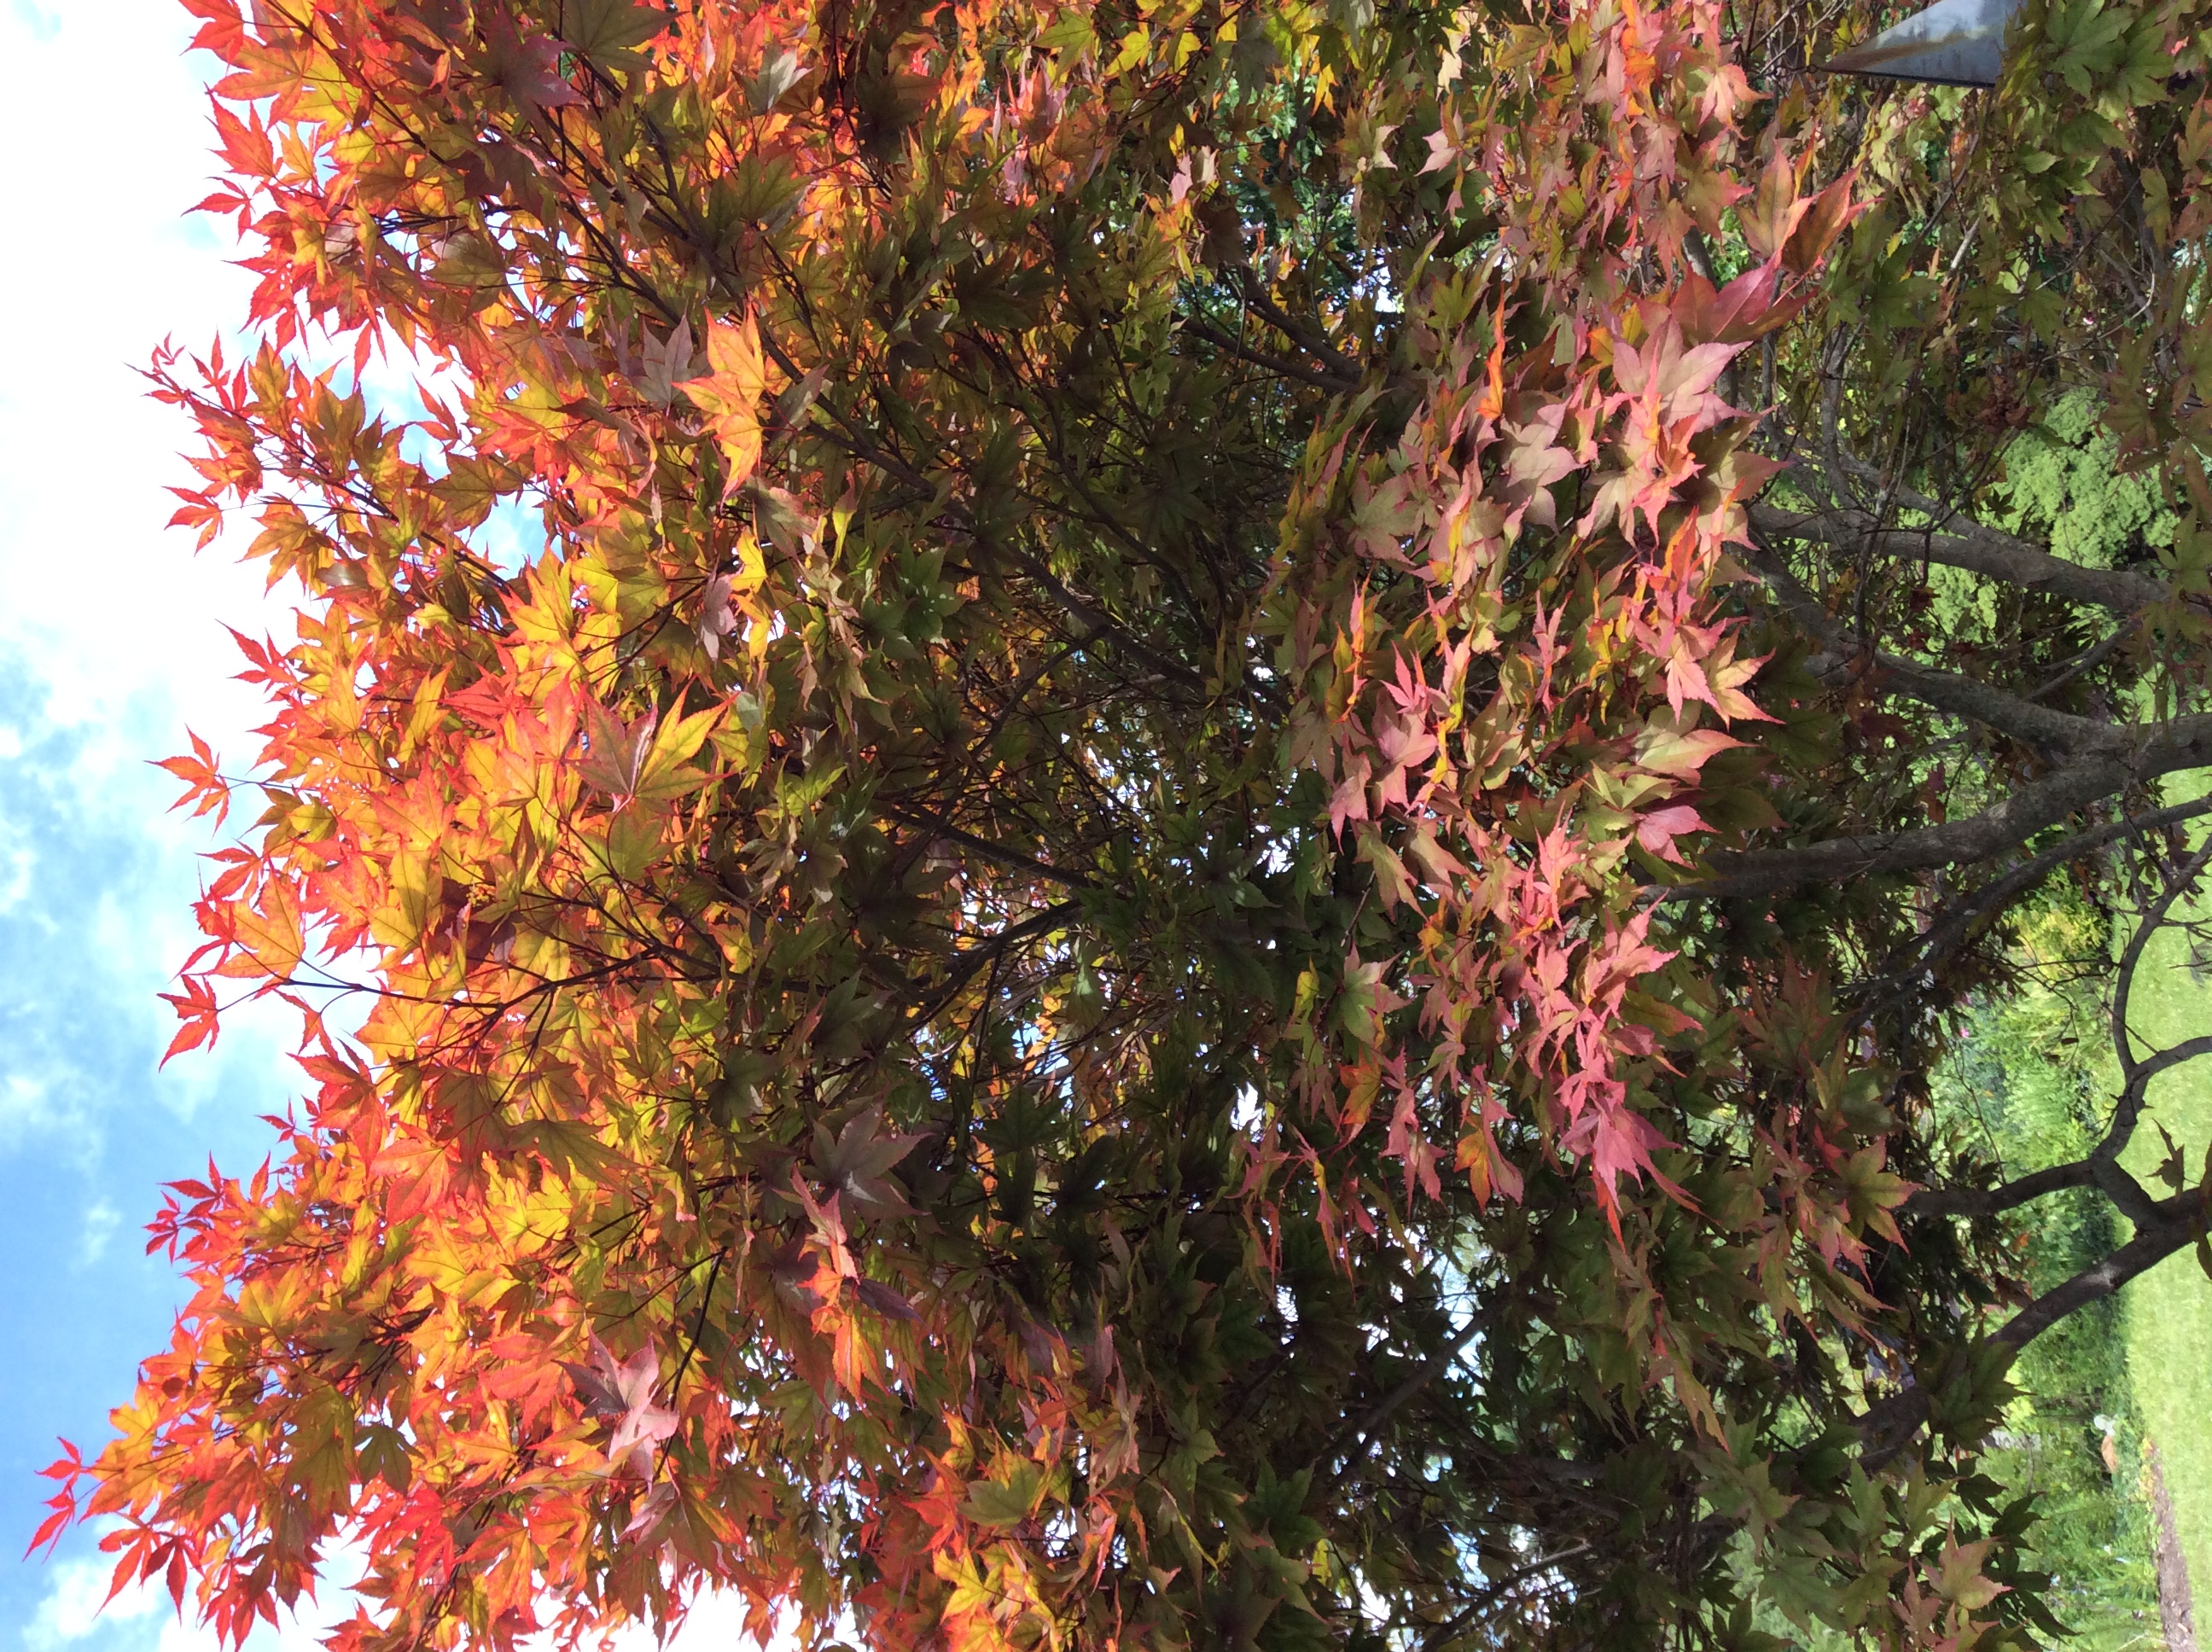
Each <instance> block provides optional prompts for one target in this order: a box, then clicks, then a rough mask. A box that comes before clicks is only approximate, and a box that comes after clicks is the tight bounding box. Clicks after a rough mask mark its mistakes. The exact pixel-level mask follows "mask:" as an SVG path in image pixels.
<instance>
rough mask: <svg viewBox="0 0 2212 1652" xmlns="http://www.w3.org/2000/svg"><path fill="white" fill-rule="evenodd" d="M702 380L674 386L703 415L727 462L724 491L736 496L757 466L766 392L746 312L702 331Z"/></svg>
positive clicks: (753, 325)
mask: <svg viewBox="0 0 2212 1652" xmlns="http://www.w3.org/2000/svg"><path fill="white" fill-rule="evenodd" d="M707 361H708V367H709V369H710V371H708V373H707V374H705V375H704V376H703V377H701V378H696V379H686V380H684V381H683V382H682V383H681V384H680V385H679V386H678V389H680V390H682V391H683V392H684V394H685V395H686V396H688V397H690V398H691V402H692V404H693V405H694V406H696V408H697V409H698V410H700V412H702V413H703V414H704V415H706V418H707V428H708V430H709V431H711V432H712V433H713V434H714V439H715V440H716V441H717V443H719V444H720V447H721V450H722V455H723V458H724V459H726V461H727V464H728V472H729V473H728V477H727V479H726V483H725V490H726V492H735V491H736V490H737V489H738V488H739V487H741V486H742V485H743V484H744V482H745V480H746V478H747V477H750V476H751V475H752V473H753V471H754V470H755V469H756V468H757V466H758V465H759V464H760V456H761V422H760V404H761V400H762V398H763V396H765V395H766V394H767V392H768V369H767V365H766V363H765V361H763V356H762V354H761V341H760V325H759V323H758V322H757V321H756V320H755V319H754V318H753V317H752V316H751V315H750V313H748V314H747V315H746V316H745V317H744V319H742V320H740V321H738V322H737V323H735V324H734V325H732V324H731V323H728V322H724V321H716V322H714V324H713V325H711V326H709V327H708V330H707Z"/></svg>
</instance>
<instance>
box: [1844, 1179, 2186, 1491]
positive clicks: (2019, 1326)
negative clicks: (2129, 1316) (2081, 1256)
mask: <svg viewBox="0 0 2212 1652" xmlns="http://www.w3.org/2000/svg"><path fill="white" fill-rule="evenodd" d="M2153 1208H2154V1212H2155V1215H2156V1218H2157V1219H2156V1220H2155V1221H2154V1223H2152V1224H2148V1225H2146V1226H2144V1227H2143V1228H2142V1229H2141V1230H2139V1231H2138V1232H2137V1233H2136V1236H2135V1237H2134V1238H2132V1239H2130V1241H2128V1242H2127V1243H2126V1244H2124V1245H2122V1246H2121V1247H2120V1248H2118V1250H2115V1251H2113V1252H2112V1254H2110V1255H2108V1256H2106V1257H2105V1258H2103V1259H2102V1260H2100V1261H2097V1262H2095V1263H2093V1264H2092V1265H2091V1266H2088V1267H2085V1268H2083V1269H2082V1270H2081V1272H2079V1273H2076V1274H2075V1276H2074V1277H2073V1278H2070V1279H2069V1280H2067V1281H2066V1282H2065V1283H2064V1284H2063V1285H2057V1286H2054V1287H2053V1288H2052V1289H2051V1290H2049V1291H2045V1292H2044V1294H2043V1295H2041V1296H2040V1297H2037V1298H2036V1299H2035V1300H2034V1301H2033V1302H2032V1303H2029V1304H2028V1305H2027V1307H2025V1308H2023V1309H2021V1310H2020V1312H2019V1313H2017V1314H2015V1315H2013V1317H2012V1318H2011V1319H2009V1320H2008V1321H2006V1322H2005V1324H2004V1325H2003V1327H2002V1328H2000V1329H1999V1330H1997V1331H1996V1332H1995V1333H1993V1334H1991V1335H1990V1337H1989V1338H1988V1339H1986V1340H1985V1342H1984V1346H1993V1347H2002V1348H2006V1349H2008V1350H2010V1351H2012V1352H2014V1353H2018V1352H2019V1351H2021V1349H2023V1348H2025V1347H2027V1345H2028V1344H2029V1343H2031V1342H2033V1341H2034V1340H2035V1339H2036V1338H2038V1337H2039V1336H2041V1335H2042V1334H2043V1333H2045V1331H2048V1330H2049V1329H2050V1328H2051V1327H2052V1326H2054V1325H2056V1324H2057V1323H2058V1322H2059V1321H2062V1320H2063V1319H2065V1318H2066V1317H2067V1316H2068V1315H2072V1314H2076V1313H2079V1312H2080V1311H2081V1309H2084V1308H2087V1306H2088V1305H2089V1304H2090V1303H2093V1302H2101V1301H2102V1300H2103V1299H2104V1298H2106V1297H2109V1296H2111V1295H2112V1294H2113V1293H2114V1292H2115V1291H2118V1290H2119V1288H2120V1287H2121V1286H2122V1285H2125V1284H2127V1282H2128V1281H2129V1280H2130V1279H2133V1278H2137V1277H2138V1276H2140V1275H2142V1274H2143V1273H2146V1272H2149V1270H2151V1269H2152V1268H2154V1267H2156V1266H2158V1265H2159V1264H2160V1262H2162V1261H2164V1260H2166V1258H2167V1257H2169V1256H2171V1255H2172V1254H2174V1253H2175V1252H2176V1251H2178V1250H2180V1249H2182V1248H2184V1247H2185V1246H2187V1245H2190V1244H2192V1243H2194V1242H2195V1241H2196V1239H2197V1235H2198V1233H2199V1231H2200V1228H2199V1226H2198V1222H2197V1218H2198V1217H2199V1215H2200V1214H2201V1212H2202V1211H2203V1195H2202V1194H2201V1193H2198V1192H2197V1191H2196V1190H2195V1189H2191V1190H2189V1191H2186V1192H2184V1193H2176V1194H2174V1195H2173V1196H2172V1198H2171V1199H2166V1200H2160V1201H2159V1203H2158V1204H2157V1205H2156V1206H2154V1207H2153ZM1928 1417H1929V1394H1928V1390H1927V1389H1925V1388H1919V1387H1914V1388H1905V1389H1901V1390H1899V1392H1898V1393H1896V1394H1891V1395H1890V1396H1889V1397H1888V1398H1887V1399H1885V1400H1879V1401H1877V1402H1876V1403H1875V1404H1874V1405H1872V1406H1868V1407H1867V1410H1866V1412H1865V1414H1864V1415H1863V1416H1862V1417H1861V1418H1859V1422H1858V1432H1859V1438H1860V1440H1861V1441H1862V1442H1863V1443H1864V1444H1865V1446H1866V1447H1867V1450H1868V1464H1869V1467H1879V1466H1880V1465H1881V1464H1882V1463H1885V1462H1887V1461H1889V1460H1890V1459H1891V1458H1892V1457H1894V1456H1895V1455H1897V1454H1898V1453H1899V1451H1901V1450H1903V1449H1905V1445H1906V1444H1907V1443H1909V1442H1911V1438H1912V1436H1914V1435H1915V1434H1917V1433H1918V1432H1919V1431H1920V1430H1921V1428H1922V1427H1923V1425H1924V1424H1926V1423H1927V1421H1928Z"/></svg>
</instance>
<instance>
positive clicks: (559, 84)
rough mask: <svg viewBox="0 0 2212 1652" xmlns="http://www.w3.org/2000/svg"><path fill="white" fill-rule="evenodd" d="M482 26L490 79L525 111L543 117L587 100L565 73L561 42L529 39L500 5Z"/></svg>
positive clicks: (539, 37)
mask: <svg viewBox="0 0 2212 1652" xmlns="http://www.w3.org/2000/svg"><path fill="white" fill-rule="evenodd" d="M479 26H480V27H482V29H483V38H484V46H485V52H484V58H485V70H486V74H487V76H488V78H489V80H490V81H491V82H492V83H493V84H494V85H495V86H497V87H499V88H501V90H502V91H504V92H505V93H506V94H507V96H509V97H511V98H513V100H515V102H516V103H518V104H520V106H522V107H523V108H524V109H525V110H527V111H529V112H532V113H533V114H542V113H543V112H544V111H546V110H548V109H558V108H562V107H565V106H568V105H569V104H572V103H581V102H582V101H583V96H582V94H580V93H579V92H578V91H577V90H576V88H574V87H573V86H571V85H569V84H568V81H567V80H566V79H565V78H563V77H562V74H561V43H560V41H558V40H556V39H552V38H551V37H550V36H547V35H531V36H527V37H526V36H525V35H524V34H523V33H521V31H520V29H518V28H517V27H516V26H515V19H514V18H513V16H512V15H510V14H509V13H508V12H507V10H506V9H504V8H503V7H500V6H490V7H487V8H485V9H484V10H483V12H482V13H480V14H479Z"/></svg>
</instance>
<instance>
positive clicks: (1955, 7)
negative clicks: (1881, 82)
mask: <svg viewBox="0 0 2212 1652" xmlns="http://www.w3.org/2000/svg"><path fill="white" fill-rule="evenodd" d="M2020 7H2021V0H1936V3H1935V4H1934V5H1932V6H1930V7H1929V8H1928V9H1927V10H1925V11H1923V12H1917V13H1915V14H1914V15H1912V16H1910V17H1908V18H1906V19H1905V21H1903V22H1901V23H1899V24H1898V25H1897V26H1896V27H1893V28H1886V29H1884V30H1883V31H1882V32H1881V33H1879V34H1877V35H1875V37H1874V39H1871V40H1869V41H1868V42H1867V43H1866V44H1865V45H1864V46H1854V47H1852V48H1851V49H1850V51H1849V52H1842V53H1839V54H1838V55H1837V56H1836V57H1833V58H1829V59H1828V61H1827V62H1826V63H1824V64H1820V67H1821V68H1823V69H1825V70H1829V71H1830V72H1832V73H1834V74H1839V75H1874V76H1881V78H1883V79H1885V80H1899V81H1929V82H1934V83H1936V84H1937V85H1940V86H1995V85H1996V83H1997V71H1998V70H1999V69H2000V68H2001V67H2002V65H2003V62H2004V36H2005V25H2006V24H2007V23H2008V22H2010V21H2012V15H2013V13H2015V11H2017V10H2019V9H2020Z"/></svg>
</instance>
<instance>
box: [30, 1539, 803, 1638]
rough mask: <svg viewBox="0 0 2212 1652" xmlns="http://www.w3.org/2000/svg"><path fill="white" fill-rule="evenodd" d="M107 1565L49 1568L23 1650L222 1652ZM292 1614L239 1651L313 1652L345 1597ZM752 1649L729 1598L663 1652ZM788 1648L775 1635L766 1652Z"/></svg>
mask: <svg viewBox="0 0 2212 1652" xmlns="http://www.w3.org/2000/svg"><path fill="white" fill-rule="evenodd" d="M357 1564H358V1558H357V1557H356V1556H352V1555H348V1554H344V1553H343V1552H342V1553H341V1554H340V1555H338V1556H337V1557H335V1558H334V1560H333V1567H332V1569H333V1570H336V1571H337V1572H338V1573H339V1574H340V1575H343V1574H344V1573H346V1572H348V1571H349V1570H353V1568H354V1567H355V1566H357ZM108 1570H109V1568H108V1564H107V1563H106V1561H104V1560H90V1559H87V1560H67V1561H63V1562H60V1563H59V1564H57V1565H55V1566H54V1568H53V1583H52V1587H51V1588H49V1589H48V1590H47V1593H46V1598H45V1599H44V1600H41V1601H40V1603H39V1607H38V1611H37V1613H36V1615H35V1616H34V1617H33V1619H32V1620H31V1621H30V1623H29V1624H27V1625H25V1627H24V1630H23V1633H22V1646H23V1649H24V1652H227V1649H224V1648H222V1646H221V1645H220V1644H219V1643H218V1642H217V1640H216V1633H215V1631H213V1630H211V1629H208V1628H205V1627H204V1626H202V1625H199V1624H197V1623H194V1622H192V1621H191V1620H190V1619H189V1616H187V1617H185V1618H179V1616H178V1614H177V1613H176V1610H175V1608H174V1607H173V1606H171V1605H170V1603H169V1596H168V1593H167V1590H166V1589H165V1588H162V1587H161V1585H160V1584H158V1583H152V1582H141V1583H138V1584H137V1585H134V1586H133V1587H132V1588H127V1589H125V1590H124V1591H123V1593H122V1594H119V1595H118V1596H117V1597H116V1598H115V1599H114V1600H112V1601H110V1602H109V1603H108V1604H107V1606H106V1608H105V1610H103V1609H102V1607H101V1604H100V1603H101V1601H102V1600H103V1599H104V1598H105V1597H106V1593H107V1579H108ZM352 1612H353V1598H352V1597H351V1596H350V1595H349V1594H348V1593H347V1592H346V1591H345V1590H343V1589H342V1588H325V1590H324V1591H323V1592H322V1598H321V1599H320V1600H316V1601H302V1602H301V1610H300V1611H299V1612H298V1613H289V1612H280V1613H278V1614H277V1616H278V1619H279V1622H278V1624H277V1626H276V1628H275V1629H270V1627H269V1626H268V1625H261V1626H260V1627H258V1628H257V1629H256V1630H255V1631H254V1632H253V1634H252V1636H251V1637H248V1639H247V1641H246V1649H245V1652H320V1649H321V1644H322V1643H321V1639H320V1637H321V1636H322V1635H323V1634H324V1633H325V1631H328V1630H329V1629H331V1628H332V1627H333V1626H335V1625H337V1624H339V1623H342V1622H343V1621H344V1620H345V1619H347V1618H348V1617H349V1616H350V1615H351V1614H352ZM530 1644H531V1645H532V1652H544V1648H545V1646H547V1645H550V1642H546V1641H545V1637H535V1638H534V1640H533V1642H532V1643H530ZM755 1645H756V1643H754V1642H753V1641H752V1640H751V1639H750V1637H748V1636H747V1635H746V1633H745V1614H744V1599H743V1597H741V1596H738V1595H736V1594H714V1595H709V1596H708V1597H706V1598H705V1599H703V1600H701V1601H700V1602H699V1603H698V1605H696V1606H694V1607H693V1608H692V1611H691V1614H690V1617H689V1618H687V1619H685V1620H684V1627H683V1628H682V1629H681V1630H680V1631H678V1633H677V1635H676V1636H675V1637H674V1638H673V1639H671V1641H670V1642H669V1643H668V1645H667V1648H666V1649H665V1652H746V1649H751V1648H753V1647H754V1646H755ZM788 1646H789V1643H788V1641H787V1640H785V1639H784V1638H783V1637H781V1636H779V1637H777V1638H776V1640H775V1641H774V1642H772V1643H771V1644H770V1652H781V1649H787V1647H788ZM658 1647H659V1643H658V1642H657V1641H655V1640H654V1638H653V1636H652V1634H651V1633H649V1632H648V1631H646V1630H645V1629H643V1628H641V1627H633V1628H630V1629H629V1630H626V1631H623V1632H622V1633H620V1634H617V1635H616V1636H615V1637H613V1638H612V1641H611V1652H655V1649H656V1648H658Z"/></svg>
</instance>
